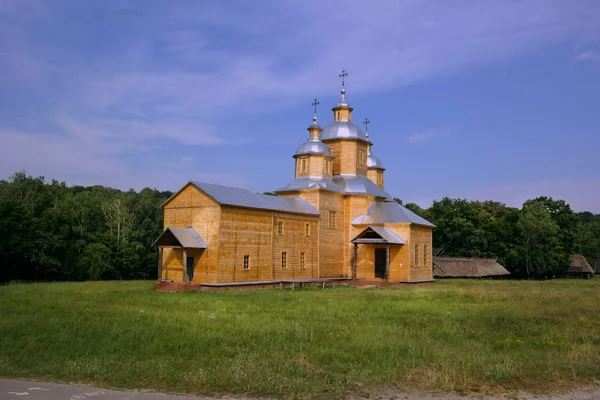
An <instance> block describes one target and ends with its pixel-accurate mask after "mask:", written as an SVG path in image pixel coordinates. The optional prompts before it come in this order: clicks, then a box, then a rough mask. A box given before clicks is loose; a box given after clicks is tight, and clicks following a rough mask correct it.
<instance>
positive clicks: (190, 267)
mask: <svg viewBox="0 0 600 400" xmlns="http://www.w3.org/2000/svg"><path fill="white" fill-rule="evenodd" d="M192 279H194V257H188V258H187V261H186V265H185V280H186V281H187V282H191V281H192Z"/></svg>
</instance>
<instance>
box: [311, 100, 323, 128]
mask: <svg viewBox="0 0 600 400" xmlns="http://www.w3.org/2000/svg"><path fill="white" fill-rule="evenodd" d="M311 104H312V106H313V110H314V112H315V113H314V114H313V125H316V124H317V106H318V105H319V104H321V103H320V102H319V100H318V99H317V98H316V97H315V99H314V100H313V102H312V103H311Z"/></svg>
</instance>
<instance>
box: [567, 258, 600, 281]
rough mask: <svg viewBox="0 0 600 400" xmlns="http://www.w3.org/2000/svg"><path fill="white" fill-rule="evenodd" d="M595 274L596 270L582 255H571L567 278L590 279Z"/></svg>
mask: <svg viewBox="0 0 600 400" xmlns="http://www.w3.org/2000/svg"><path fill="white" fill-rule="evenodd" d="M593 274H594V269H593V268H592V266H591V265H590V264H589V263H588V262H587V260H586V259H585V257H584V256H583V255H582V254H573V255H571V261H570V265H569V269H568V270H567V273H566V276H567V278H581V279H589V278H590V276H592V275H593Z"/></svg>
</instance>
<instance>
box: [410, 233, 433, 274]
mask: <svg viewBox="0 0 600 400" xmlns="http://www.w3.org/2000/svg"><path fill="white" fill-rule="evenodd" d="M432 233H433V228H429V227H426V226H420V225H411V229H410V236H411V251H410V259H411V268H410V280H422V279H433V267H432V254H431V252H432ZM417 243H418V244H420V251H419V253H420V257H421V262H420V266H419V267H418V268H417V267H416V266H415V262H414V257H415V252H414V246H415V244H417ZM424 244H427V245H429V255H428V257H427V260H424V259H423V245H424Z"/></svg>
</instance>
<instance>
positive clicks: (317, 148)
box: [294, 139, 332, 156]
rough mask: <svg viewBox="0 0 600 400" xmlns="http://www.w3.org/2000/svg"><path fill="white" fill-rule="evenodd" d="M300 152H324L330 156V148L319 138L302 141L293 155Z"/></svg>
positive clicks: (297, 154)
mask: <svg viewBox="0 0 600 400" xmlns="http://www.w3.org/2000/svg"><path fill="white" fill-rule="evenodd" d="M301 154H326V155H328V156H331V155H332V154H331V150H329V147H328V146H327V145H326V144H325V143H323V142H321V141H320V140H318V139H317V140H313V139H311V140H308V141H307V142H304V143H302V144H301V145H300V146H298V150H296V154H294V155H295V156H299V155H301Z"/></svg>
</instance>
